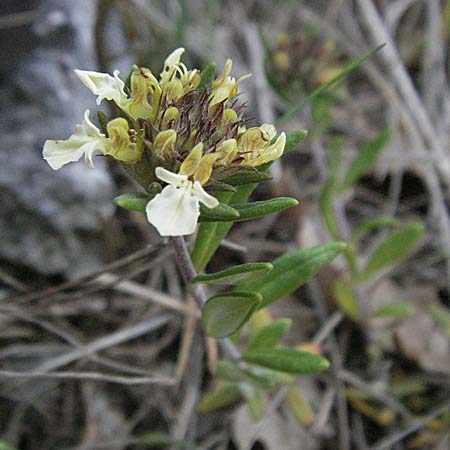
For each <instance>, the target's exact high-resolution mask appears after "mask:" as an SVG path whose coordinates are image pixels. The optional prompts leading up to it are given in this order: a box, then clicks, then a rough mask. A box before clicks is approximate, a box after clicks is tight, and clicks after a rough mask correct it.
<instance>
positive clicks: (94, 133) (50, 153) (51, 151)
mask: <svg viewBox="0 0 450 450" xmlns="http://www.w3.org/2000/svg"><path fill="white" fill-rule="evenodd" d="M108 149H109V139H108V138H107V137H106V136H105V135H104V134H103V133H101V132H100V130H99V129H98V128H97V127H96V126H95V125H94V124H93V123H92V122H91V121H90V119H89V110H88V109H87V110H86V111H85V112H84V120H83V123H82V124H78V125H76V126H75V133H73V134H72V135H71V136H70V137H69V139H67V140H65V141H64V140H57V141H53V140H47V141H45V144H44V151H43V157H44V159H45V160H46V161H47V162H48V164H49V166H50V167H51V168H52V169H53V170H58V169H60V168H61V167H62V166H64V165H65V164H67V163H70V162H73V161H78V160H79V159H80V158H81V157H82V156H83V155H84V158H85V160H86V163H87V164H88V165H89V166H90V167H94V161H93V156H94V152H95V151H99V152H100V153H103V154H105V153H107V151H108Z"/></svg>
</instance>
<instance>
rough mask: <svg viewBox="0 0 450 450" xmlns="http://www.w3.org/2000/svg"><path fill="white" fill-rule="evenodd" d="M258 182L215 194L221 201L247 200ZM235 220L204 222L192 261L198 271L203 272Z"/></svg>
mask: <svg viewBox="0 0 450 450" xmlns="http://www.w3.org/2000/svg"><path fill="white" fill-rule="evenodd" d="M255 187H256V184H245V185H243V186H238V187H237V189H236V191H237V192H234V193H233V192H218V193H216V194H214V196H215V197H216V198H217V199H218V200H219V202H221V203H226V204H230V200H231V199H233V200H234V202H236V203H239V202H245V201H246V200H247V198H248V197H249V196H250V194H251V193H252V191H253V189H254V188H255ZM232 225H233V222H211V223H202V224H200V227H199V229H198V232H197V239H196V240H195V245H194V249H193V250H192V255H191V258H192V262H193V264H194V267H195V269H196V271H197V272H201V271H202V270H203V269H204V268H205V267H206V264H208V262H209V260H210V259H211V257H212V256H213V255H214V253H215V252H216V250H217V248H218V247H219V245H220V243H221V242H222V239H223V238H224V237H225V236H226V234H227V233H228V231H229V229H230V228H231V226H232Z"/></svg>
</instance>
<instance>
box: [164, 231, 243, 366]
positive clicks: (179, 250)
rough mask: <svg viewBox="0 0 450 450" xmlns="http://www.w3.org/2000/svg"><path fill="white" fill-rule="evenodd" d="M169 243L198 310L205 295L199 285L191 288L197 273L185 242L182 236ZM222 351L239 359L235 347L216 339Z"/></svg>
mask: <svg viewBox="0 0 450 450" xmlns="http://www.w3.org/2000/svg"><path fill="white" fill-rule="evenodd" d="M170 242H171V244H172V247H173V249H174V252H175V257H176V259H177V262H178V265H179V267H180V270H181V273H182V274H183V277H184V281H185V282H186V284H187V285H188V287H189V288H190V290H191V293H192V296H193V297H194V299H195V301H196V303H197V305H198V307H199V308H202V306H203V305H204V304H205V303H206V300H207V298H206V295H205V292H204V290H203V288H202V287H201V286H200V285H196V286H191V281H192V279H193V278H194V277H195V276H196V275H197V272H196V270H195V268H194V265H193V264H192V260H191V256H190V255H189V251H188V249H187V246H186V242H185V240H184V238H183V236H173V237H171V238H170ZM218 341H219V344H220V346H221V348H222V350H223V351H224V352H225V353H226V354H227V355H228V357H229V358H230V359H233V360H237V359H240V357H241V354H240V353H239V350H238V349H237V348H236V347H235V345H234V344H233V343H232V342H231V341H230V340H229V339H218Z"/></svg>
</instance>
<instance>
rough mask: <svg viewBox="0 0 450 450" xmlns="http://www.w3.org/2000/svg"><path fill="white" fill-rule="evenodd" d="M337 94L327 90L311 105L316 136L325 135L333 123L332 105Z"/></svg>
mask: <svg viewBox="0 0 450 450" xmlns="http://www.w3.org/2000/svg"><path fill="white" fill-rule="evenodd" d="M334 100H335V96H334V95H333V93H332V92H326V93H324V94H322V95H321V96H319V97H317V98H316V101H315V102H314V103H313V104H312V105H311V118H312V126H313V130H314V135H315V136H323V135H324V134H326V133H327V132H328V131H329V129H330V126H331V123H332V115H331V111H332V109H331V108H332V106H333V103H334Z"/></svg>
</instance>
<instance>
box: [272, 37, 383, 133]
mask: <svg viewBox="0 0 450 450" xmlns="http://www.w3.org/2000/svg"><path fill="white" fill-rule="evenodd" d="M384 46H385V44H382V45H380V46H378V47H377V48H376V49H374V50H371V51H370V52H368V53H366V54H365V55H363V56H361V57H360V58H358V59H357V60H355V61H352V62H351V63H349V64H347V65H346V66H345V67H344V68H343V69H342V71H341V72H340V73H338V74H337V75H336V76H335V77H334V78H332V79H331V80H330V81H328V82H327V83H325V84H324V85H322V86H320V87H319V88H318V89H316V90H315V91H313V92H312V93H311V94H309V95H308V96H307V97H306V98H305V99H303V100H302V101H301V102H300V103H299V104H298V105H296V106H294V107H293V108H291V109H290V110H289V111H288V112H287V113H286V114H284V115H283V116H282V117H280V118H279V119H278V120H277V123H276V125H277V126H280V125H281V124H283V123H284V122H286V121H287V120H289V119H290V118H291V117H292V116H294V115H295V114H297V113H298V112H299V111H301V110H302V109H303V107H304V106H305V105H306V104H308V103H309V102H310V101H311V100H313V99H315V98H316V97H318V96H319V95H321V94H323V93H324V92H325V91H327V90H328V89H330V88H331V87H332V86H334V85H335V84H337V83H339V82H340V81H341V80H342V79H343V78H345V77H346V76H347V75H348V74H349V73H350V72H351V71H353V70H354V69H356V68H357V67H359V66H360V65H361V64H362V63H363V62H364V61H365V60H366V59H367V58H370V57H371V56H372V55H373V54H374V53H375V52H377V51H378V50H380V49H381V48H382V47H384Z"/></svg>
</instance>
